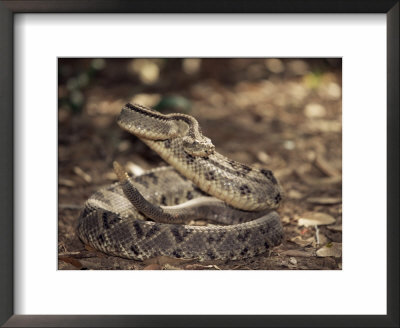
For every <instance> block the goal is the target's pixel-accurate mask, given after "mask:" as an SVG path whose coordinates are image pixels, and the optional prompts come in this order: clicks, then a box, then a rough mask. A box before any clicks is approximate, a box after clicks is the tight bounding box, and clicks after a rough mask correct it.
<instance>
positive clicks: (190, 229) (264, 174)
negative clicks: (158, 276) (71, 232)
mask: <svg viewBox="0 0 400 328" xmlns="http://www.w3.org/2000/svg"><path fill="white" fill-rule="evenodd" d="M117 122H118V124H119V125H120V126H121V127H122V128H123V129H125V130H127V131H128V132H130V133H132V134H134V135H136V136H137V137H139V138H140V139H141V140H142V141H143V142H144V143H145V144H146V145H148V146H149V147H150V148H151V149H153V150H154V151H156V152H157V153H158V154H159V155H160V156H161V158H163V159H164V160H165V161H166V162H167V163H168V164H170V165H171V166H167V167H162V168H157V169H153V170H150V171H147V172H145V173H144V174H142V175H139V176H136V177H129V176H128V174H127V173H126V172H125V171H124V169H123V168H122V167H121V166H120V165H119V164H118V163H114V170H115V172H116V174H117V176H118V179H119V182H117V183H114V184H112V185H110V186H107V187H105V188H103V189H100V190H99V191H97V192H96V193H95V194H93V195H92V196H91V197H90V198H89V199H88V200H87V202H86V204H85V207H84V210H83V212H82V213H81V215H80V217H79V219H78V228H77V232H78V236H79V237H80V239H81V240H82V241H83V242H84V243H86V244H89V245H91V246H92V247H94V248H96V249H98V250H100V251H103V252H105V253H107V254H111V255H116V256H120V257H124V258H129V259H135V260H144V259H147V258H151V257H155V256H160V255H165V256H170V257H176V258H196V259H199V260H213V259H225V260H228V259H242V258H247V257H250V256H254V255H257V254H261V253H264V252H265V251H266V250H267V249H269V248H270V247H272V246H275V245H277V244H279V243H280V242H281V239H282V235H283V229H282V225H281V222H280V219H279V215H278V214H277V212H276V211H275V209H276V208H278V207H279V205H280V202H281V200H282V190H281V187H280V185H279V183H278V181H277V180H276V178H275V177H274V175H273V173H272V172H271V171H269V170H265V169H261V170H258V169H255V168H251V167H249V166H247V165H244V164H241V163H239V162H236V161H233V160H230V159H228V158H226V157H224V156H222V155H221V154H219V153H217V152H216V151H215V147H214V145H213V144H212V142H211V140H210V139H208V138H206V137H205V136H203V134H202V133H201V130H200V127H199V125H198V122H197V121H196V120H195V119H194V118H193V117H192V116H189V115H185V114H168V115H164V114H161V113H159V112H157V111H155V110H152V109H150V108H147V107H144V106H141V105H131V104H126V105H125V107H124V108H123V109H122V111H121V113H120V115H119V117H118V119H117ZM198 219H204V220H208V221H210V222H212V223H218V225H215V224H209V225H207V226H198V225H188V224H185V223H187V222H188V221H190V220H198ZM181 223H184V224H181Z"/></svg>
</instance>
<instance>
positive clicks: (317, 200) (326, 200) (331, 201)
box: [307, 197, 342, 205]
mask: <svg viewBox="0 0 400 328" xmlns="http://www.w3.org/2000/svg"><path fill="white" fill-rule="evenodd" d="M307 202H309V203H313V204H320V205H335V204H340V203H341V202H342V199H341V198H338V197H310V198H307Z"/></svg>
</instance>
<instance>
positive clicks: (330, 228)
mask: <svg viewBox="0 0 400 328" xmlns="http://www.w3.org/2000/svg"><path fill="white" fill-rule="evenodd" d="M327 228H328V229H329V230H333V231H342V225H331V226H327Z"/></svg>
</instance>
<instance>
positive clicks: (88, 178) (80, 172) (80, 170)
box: [74, 166, 92, 183]
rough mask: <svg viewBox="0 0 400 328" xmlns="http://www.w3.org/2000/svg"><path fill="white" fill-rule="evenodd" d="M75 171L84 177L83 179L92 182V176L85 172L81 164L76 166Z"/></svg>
mask: <svg viewBox="0 0 400 328" xmlns="http://www.w3.org/2000/svg"><path fill="white" fill-rule="evenodd" d="M74 173H75V174H76V175H77V176H79V177H81V178H82V179H83V181H85V182H87V183H91V182H92V177H91V176H90V175H89V174H87V173H86V172H84V171H83V170H82V169H81V168H80V167H79V166H75V167H74Z"/></svg>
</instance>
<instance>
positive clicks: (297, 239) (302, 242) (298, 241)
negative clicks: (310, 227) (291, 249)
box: [290, 236, 314, 247]
mask: <svg viewBox="0 0 400 328" xmlns="http://www.w3.org/2000/svg"><path fill="white" fill-rule="evenodd" d="M290 241H291V242H293V243H295V244H297V245H299V246H301V247H306V246H308V245H311V244H312V243H313V241H314V237H310V238H308V239H303V238H301V237H300V236H296V237H294V238H291V239H290Z"/></svg>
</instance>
